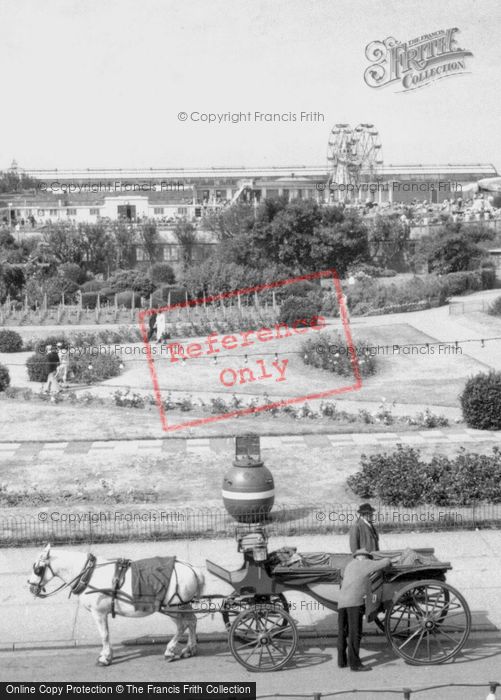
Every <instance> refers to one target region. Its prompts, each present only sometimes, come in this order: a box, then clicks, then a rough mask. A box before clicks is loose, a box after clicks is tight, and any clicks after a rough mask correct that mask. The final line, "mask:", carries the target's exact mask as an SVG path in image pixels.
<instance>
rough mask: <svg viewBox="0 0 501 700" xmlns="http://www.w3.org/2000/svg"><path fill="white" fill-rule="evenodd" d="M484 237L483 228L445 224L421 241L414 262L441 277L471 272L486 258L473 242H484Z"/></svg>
mask: <svg viewBox="0 0 501 700" xmlns="http://www.w3.org/2000/svg"><path fill="white" fill-rule="evenodd" d="M485 236H486V233H485V231H484V230H483V229H482V227H478V226H473V227H469V226H462V225H461V224H458V223H456V224H452V223H451V224H448V225H446V226H444V227H443V228H442V229H440V230H439V231H438V233H437V234H435V235H434V236H426V238H423V239H421V240H420V242H419V244H418V246H417V249H416V254H415V262H417V263H418V264H419V263H424V264H425V265H427V267H428V269H429V270H430V271H431V272H438V273H440V274H447V273H449V272H461V271H463V270H472V269H474V268H476V267H478V265H479V264H480V261H481V260H482V258H484V257H486V250H485V249H484V248H483V247H482V246H480V245H479V244H478V243H477V242H475V239H476V240H477V241H482V240H485ZM489 236H490V234H489V235H488V237H489Z"/></svg>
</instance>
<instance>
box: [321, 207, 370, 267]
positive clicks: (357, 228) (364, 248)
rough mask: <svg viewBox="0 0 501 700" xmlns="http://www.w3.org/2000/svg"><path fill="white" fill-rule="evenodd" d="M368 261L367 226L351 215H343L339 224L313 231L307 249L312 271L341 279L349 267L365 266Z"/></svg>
mask: <svg viewBox="0 0 501 700" xmlns="http://www.w3.org/2000/svg"><path fill="white" fill-rule="evenodd" d="M369 257H370V256H369V243H368V231H367V226H366V225H365V223H364V222H363V220H362V219H361V217H360V216H359V215H358V214H356V213H355V212H348V213H347V214H345V216H344V219H343V220H342V221H339V222H337V223H334V224H331V225H330V226H326V225H321V226H319V227H318V228H317V229H316V231H315V238H314V240H313V242H312V246H311V261H312V268H313V267H314V266H315V267H316V269H317V270H322V269H326V268H331V269H334V270H336V272H337V273H338V275H340V276H342V275H344V274H345V273H346V270H347V268H348V267H349V266H350V265H352V264H353V263H358V262H365V261H366V260H368V259H369Z"/></svg>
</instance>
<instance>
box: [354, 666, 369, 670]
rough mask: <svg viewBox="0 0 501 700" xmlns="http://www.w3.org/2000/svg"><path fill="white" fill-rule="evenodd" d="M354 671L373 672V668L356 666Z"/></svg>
mask: <svg viewBox="0 0 501 700" xmlns="http://www.w3.org/2000/svg"><path fill="white" fill-rule="evenodd" d="M351 670H352V671H372V666H355V668H352V669H351Z"/></svg>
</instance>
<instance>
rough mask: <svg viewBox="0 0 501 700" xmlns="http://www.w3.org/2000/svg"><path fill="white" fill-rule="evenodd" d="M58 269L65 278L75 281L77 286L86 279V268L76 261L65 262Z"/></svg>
mask: <svg viewBox="0 0 501 700" xmlns="http://www.w3.org/2000/svg"><path fill="white" fill-rule="evenodd" d="M58 269H59V273H60V274H61V275H62V276H63V277H64V279H65V280H68V281H70V282H73V283H74V285H75V286H78V285H79V284H81V283H82V282H83V281H84V280H85V270H84V269H83V268H82V267H80V265H77V264H76V263H70V262H68V263H63V264H62V265H59V268H58Z"/></svg>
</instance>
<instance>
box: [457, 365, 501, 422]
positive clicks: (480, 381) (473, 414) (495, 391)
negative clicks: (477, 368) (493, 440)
mask: <svg viewBox="0 0 501 700" xmlns="http://www.w3.org/2000/svg"><path fill="white" fill-rule="evenodd" d="M460 399H461V408H462V411H463V418H464V420H465V421H466V423H467V424H468V426H469V427H470V428H477V429H479V430H501V372H489V373H483V372H481V373H480V374H477V375H475V376H474V377H471V378H470V379H469V380H468V381H467V382H466V385H465V388H464V390H463V393H462V394H461V397H460Z"/></svg>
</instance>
